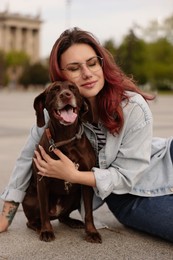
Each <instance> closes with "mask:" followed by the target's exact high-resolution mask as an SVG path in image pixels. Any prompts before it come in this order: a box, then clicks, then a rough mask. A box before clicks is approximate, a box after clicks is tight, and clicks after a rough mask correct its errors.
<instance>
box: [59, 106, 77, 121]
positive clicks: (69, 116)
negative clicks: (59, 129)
mask: <svg viewBox="0 0 173 260" xmlns="http://www.w3.org/2000/svg"><path fill="white" fill-rule="evenodd" d="M61 117H62V119H63V120H64V121H65V122H67V123H73V122H74V121H75V119H76V117H77V114H76V113H74V112H73V108H70V109H68V110H66V109H62V110H61Z"/></svg>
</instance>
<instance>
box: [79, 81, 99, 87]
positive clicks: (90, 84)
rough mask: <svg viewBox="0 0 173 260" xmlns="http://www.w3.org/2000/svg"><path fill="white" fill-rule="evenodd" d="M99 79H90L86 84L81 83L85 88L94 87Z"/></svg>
mask: <svg viewBox="0 0 173 260" xmlns="http://www.w3.org/2000/svg"><path fill="white" fill-rule="evenodd" d="M96 82H97V81H90V82H86V83H84V84H82V85H81V87H83V88H93V87H94V86H95V84H96Z"/></svg>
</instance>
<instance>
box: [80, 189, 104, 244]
mask: <svg viewBox="0 0 173 260" xmlns="http://www.w3.org/2000/svg"><path fill="white" fill-rule="evenodd" d="M82 188H83V189H82V190H83V200H84V207H85V231H86V238H85V239H86V241H87V242H91V243H102V238H101V235H100V234H99V232H98V231H97V229H96V228H95V225H94V220H93V210H92V201H93V194H94V191H93V189H92V188H91V187H89V186H83V187H82Z"/></svg>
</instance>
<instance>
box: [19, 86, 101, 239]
mask: <svg viewBox="0 0 173 260" xmlns="http://www.w3.org/2000/svg"><path fill="white" fill-rule="evenodd" d="M72 99H73V101H74V100H76V109H77V113H78V117H77V119H76V120H75V122H74V123H73V124H69V125H63V124H61V123H62V122H61V123H59V121H58V120H57V117H56V116H55V110H56V109H57V106H59V103H61V105H62V104H63V105H64V106H66V105H68V104H70V103H71V102H72ZM34 108H35V110H36V115H37V125H38V126H39V127H42V126H44V125H45V119H44V113H43V110H44V108H46V109H47V111H48V113H49V116H50V120H49V122H48V127H49V129H50V132H51V136H52V139H53V140H54V142H55V143H56V142H60V141H62V140H69V139H70V138H73V137H74V136H75V135H76V133H77V132H78V131H79V127H80V126H81V117H82V116H83V115H84V114H85V113H86V108H87V105H86V103H85V102H84V101H83V99H82V97H81V96H80V94H79V91H78V88H77V87H76V86H75V85H74V84H72V83H70V82H68V81H65V82H54V83H53V84H51V85H50V86H49V87H48V88H47V89H46V90H45V91H43V92H42V93H41V94H40V95H39V96H37V97H36V98H35V101H34ZM40 145H42V146H43V147H44V149H45V151H46V152H47V153H48V154H49V155H50V156H51V157H52V158H54V159H58V157H57V156H56V155H55V154H54V152H53V151H50V150H49V147H50V143H49V140H48V137H47V135H46V133H45V132H44V134H43V136H42V138H41V140H40ZM59 149H61V151H62V152H63V153H64V154H65V155H67V156H68V157H69V158H70V159H71V160H72V161H73V162H74V163H76V164H79V170H82V171H89V170H91V168H92V167H93V166H94V165H95V160H96V159H95V153H94V151H93V148H92V146H91V144H90V142H89V141H88V139H87V137H86V136H85V134H84V133H83V134H82V136H81V138H80V139H77V138H76V139H75V140H73V141H71V142H69V143H68V144H65V145H62V146H61V147H59ZM81 190H82V194H83V199H84V206H85V230H86V240H87V241H88V242H95V243H101V236H100V234H99V233H98V231H97V230H96V228H95V226H94V223H93V215H92V199H93V189H92V188H91V187H88V186H82V189H81V185H78V184H71V183H67V182H65V181H63V180H59V179H55V178H48V177H42V178H41V176H40V175H38V174H37V169H36V166H35V164H34V163H33V175H32V178H31V182H30V186H29V187H28V189H27V192H26V196H25V198H24V201H23V203H22V205H23V209H24V213H25V215H26V217H27V219H28V223H27V226H28V227H29V228H31V229H34V230H36V231H39V233H40V235H39V237H40V240H43V241H52V240H53V239H54V238H55V235H54V232H53V228H52V225H51V223H50V220H53V219H59V221H60V222H63V223H65V224H67V225H69V226H71V227H74V228H81V227H84V224H83V222H81V221H80V220H77V219H72V218H70V217H69V215H70V213H71V212H72V211H73V210H76V209H78V208H79V207H80V200H81Z"/></svg>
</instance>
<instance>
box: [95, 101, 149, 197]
mask: <svg viewBox="0 0 173 260" xmlns="http://www.w3.org/2000/svg"><path fill="white" fill-rule="evenodd" d="M146 108H147V106H146ZM126 109H127V110H128V112H127V113H125V121H124V126H123V129H122V131H121V133H120V134H119V137H118V138H117V137H113V136H112V138H111V140H110V141H107V144H106V146H107V149H105V161H106V160H107V158H110V157H111V158H112V159H111V161H110V163H109V165H107V166H106V169H103V168H93V171H94V175H95V179H96V188H95V193H96V195H97V196H99V197H101V198H102V199H104V198H106V197H107V196H108V195H110V194H111V193H112V192H113V193H115V194H125V193H130V192H131V191H132V189H133V187H134V186H135V184H136V183H137V182H138V181H139V180H140V178H141V176H142V174H143V173H144V170H146V168H147V167H148V166H149V164H150V157H151V143H152V116H151V112H150V110H149V108H147V109H143V108H142V107H141V106H140V105H138V104H132V105H129V106H127V108H126ZM107 139H108V138H107ZM117 146H118V148H117ZM110 147H111V149H109V148H110Z"/></svg>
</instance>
